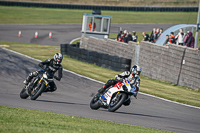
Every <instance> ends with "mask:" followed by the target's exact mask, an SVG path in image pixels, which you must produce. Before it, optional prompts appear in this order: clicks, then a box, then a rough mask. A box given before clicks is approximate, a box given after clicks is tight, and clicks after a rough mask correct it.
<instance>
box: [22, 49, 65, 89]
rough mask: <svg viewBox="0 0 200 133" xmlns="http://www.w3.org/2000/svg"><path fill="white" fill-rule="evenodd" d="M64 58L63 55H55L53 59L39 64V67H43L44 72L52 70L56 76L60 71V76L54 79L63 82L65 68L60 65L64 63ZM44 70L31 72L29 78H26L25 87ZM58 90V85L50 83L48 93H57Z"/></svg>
mask: <svg viewBox="0 0 200 133" xmlns="http://www.w3.org/2000/svg"><path fill="white" fill-rule="evenodd" d="M62 59H63V56H62V54H61V53H55V55H54V58H53V59H47V60H45V61H43V62H40V63H39V64H38V66H39V67H41V68H42V69H44V70H47V69H48V70H50V71H51V72H52V73H53V74H55V72H56V71H58V76H54V78H55V79H56V80H58V81H60V80H61V78H62V71H63V67H62V65H61V64H60V63H61V62H62ZM41 71H42V70H39V71H35V72H31V73H30V74H29V76H28V77H27V78H26V80H25V81H24V84H25V85H28V83H29V82H30V81H31V80H32V79H33V77H36V76H37V75H38V74H39V73H40V72H41ZM56 89H57V87H56V85H55V83H54V82H50V89H49V90H47V91H51V92H53V91H55V90H56Z"/></svg>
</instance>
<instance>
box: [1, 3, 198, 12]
mask: <svg viewBox="0 0 200 133" xmlns="http://www.w3.org/2000/svg"><path fill="white" fill-rule="evenodd" d="M0 5H3V6H24V7H45V8H64V9H84V10H111V11H143V12H149V11H155V12H198V7H152V6H145V7H127V6H126V7H125V6H103V5H76V4H54V3H35V2H16V1H0Z"/></svg>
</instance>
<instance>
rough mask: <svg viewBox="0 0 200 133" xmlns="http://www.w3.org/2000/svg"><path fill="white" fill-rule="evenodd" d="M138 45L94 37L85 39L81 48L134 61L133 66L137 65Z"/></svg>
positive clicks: (82, 40)
mask: <svg viewBox="0 0 200 133" xmlns="http://www.w3.org/2000/svg"><path fill="white" fill-rule="evenodd" d="M136 45H138V44H137V43H135V42H129V43H128V44H127V43H122V42H117V41H115V40H112V39H107V40H104V39H98V38H94V37H88V38H85V37H83V38H82V39H81V43H80V48H83V49H87V50H91V51H96V52H100V53H104V54H108V55H112V56H118V57H122V58H126V59H130V60H131V61H132V62H131V65H133V64H134V63H135V49H136Z"/></svg>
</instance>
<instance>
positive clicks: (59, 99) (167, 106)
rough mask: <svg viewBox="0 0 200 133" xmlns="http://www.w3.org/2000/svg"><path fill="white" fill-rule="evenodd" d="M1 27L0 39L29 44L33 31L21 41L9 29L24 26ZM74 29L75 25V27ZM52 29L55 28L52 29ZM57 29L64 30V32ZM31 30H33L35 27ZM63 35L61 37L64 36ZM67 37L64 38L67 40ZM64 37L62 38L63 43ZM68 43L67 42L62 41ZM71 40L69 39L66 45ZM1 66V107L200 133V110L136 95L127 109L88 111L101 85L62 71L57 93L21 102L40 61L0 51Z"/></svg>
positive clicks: (43, 42)
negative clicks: (25, 88) (26, 86)
mask: <svg viewBox="0 0 200 133" xmlns="http://www.w3.org/2000/svg"><path fill="white" fill-rule="evenodd" d="M4 26H5V27H4ZM4 26H2V25H0V29H4V30H6V29H7V30H8V31H7V32H5V33H6V34H5V35H4V37H5V38H2V36H0V40H5V41H15V42H25V43H30V39H28V37H29V34H30V35H32V32H31V33H29V32H30V31H29V30H27V33H26V34H25V35H24V36H27V37H26V39H24V41H23V38H18V37H17V39H21V40H15V38H16V37H15V36H17V35H16V34H18V31H17V30H18V29H17V30H16V32H15V33H13V32H14V30H11V29H16V28H15V27H24V28H25V27H26V26H27V25H25V26H23V25H10V26H8V25H4ZM12 26H13V27H12ZM32 26H33V25H32ZM45 26H47V27H48V25H43V26H42V25H41V28H42V29H43V30H45V31H47V29H46V28H45ZM59 26H60V25H58V27H59ZM2 27H3V28H2ZM6 27H7V28H6ZM33 27H34V26H33ZM36 27H38V26H36ZM66 27H67V26H66ZM75 27H77V26H76V25H75ZM138 27H139V26H138ZM68 28H69V29H70V28H72V29H73V26H72V25H71V26H68ZM9 29H10V30H9ZM25 29H26V28H25ZM55 29H57V28H56V27H55ZM74 29H76V28H74ZM60 30H61V31H63V29H60ZM28 31H29V32H28ZM31 31H34V28H33V29H32V30H31ZM38 31H39V30H38ZM57 31H58V30H57ZM69 31H70V30H69ZM72 31H73V30H72ZM145 31H147V30H145ZM76 32H77V31H76ZM63 33H64V32H63ZM77 33H78V32H77ZM14 34H15V35H14ZM22 34H23V31H22ZM39 34H40V32H39ZM45 34H46V33H45ZM0 35H2V30H1V31H0ZM47 35H48V34H47ZM70 35H71V36H70ZM7 36H8V37H7ZM9 36H10V38H9ZM33 36H34V35H32V38H33ZM62 36H63V37H64V34H63V35H62ZM65 36H66V35H65ZM69 36H70V37H71V38H72V36H73V37H75V32H74V33H73V32H72V33H71V34H70V32H69ZM69 36H66V38H68V37H69ZM77 37H80V35H77ZM30 38H31V37H30ZM66 38H63V40H65V39H66ZM73 39H74V38H73ZM67 40H68V39H66V40H65V41H67ZM71 40H72V39H71ZM71 40H70V39H69V42H70V41H71ZM41 42H42V43H39V44H45V45H48V44H46V41H44V40H43V41H41ZM49 43H52V44H49V45H55V43H53V41H49ZM58 44H59V43H58ZM56 45H57V44H56ZM0 63H1V65H0V77H1V79H0V105H1V106H10V107H18V108H27V109H33V110H43V111H49V112H55V113H60V114H67V115H73V116H81V117H88V118H94V119H100V120H110V121H113V122H117V123H124V124H131V125H138V126H143V127H149V128H156V129H161V130H167V131H173V132H181V133H199V132H200V126H199V125H200V109H196V108H192V107H186V106H182V105H178V104H175V103H170V102H167V101H163V100H160V99H156V98H153V97H149V96H145V95H142V94H138V99H134V98H132V102H131V104H130V106H128V107H127V106H122V107H121V108H120V109H119V110H117V111H116V112H114V113H112V112H108V111H107V110H105V109H99V110H91V109H90V107H89V103H90V100H91V99H92V96H93V95H94V94H95V93H96V92H97V90H98V89H99V88H100V87H102V83H100V82H96V81H93V80H89V79H87V78H84V77H80V76H77V75H76V74H73V73H71V72H68V71H64V72H63V78H62V80H61V81H60V82H59V81H55V83H56V85H57V88H58V90H57V91H56V92H53V93H43V94H42V96H40V97H39V98H38V99H37V100H36V101H32V100H30V99H29V98H28V99H26V100H24V99H20V97H19V93H20V91H21V89H22V88H23V87H24V85H23V81H24V79H25V78H26V77H27V76H28V74H29V73H30V72H32V71H35V70H37V69H39V67H38V66H37V64H38V63H39V61H36V60H34V59H31V58H28V57H27V56H23V55H19V54H16V53H13V52H10V51H8V50H6V49H2V48H0Z"/></svg>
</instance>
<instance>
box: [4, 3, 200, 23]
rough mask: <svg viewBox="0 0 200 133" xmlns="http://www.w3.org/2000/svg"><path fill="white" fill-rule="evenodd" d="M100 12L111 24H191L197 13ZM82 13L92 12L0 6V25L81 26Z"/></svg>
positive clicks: (89, 11) (88, 11)
mask: <svg viewBox="0 0 200 133" xmlns="http://www.w3.org/2000/svg"><path fill="white" fill-rule="evenodd" d="M101 12H102V15H109V16H112V17H113V18H112V20H111V21H112V23H156V24H158V23H173V24H180V23H181V24H183V23H185V24H191V23H196V20H197V12H131V11H101ZM84 13H89V14H91V13H92V10H75V9H74V10H72V9H71V10H70V9H52V8H35V7H29V8H28V7H13V6H12V7H9V6H0V18H1V21H0V24H68V23H73V24H74V23H78V24H81V23H82V18H83V14H84Z"/></svg>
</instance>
